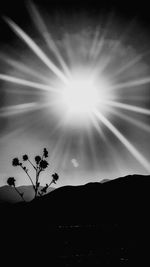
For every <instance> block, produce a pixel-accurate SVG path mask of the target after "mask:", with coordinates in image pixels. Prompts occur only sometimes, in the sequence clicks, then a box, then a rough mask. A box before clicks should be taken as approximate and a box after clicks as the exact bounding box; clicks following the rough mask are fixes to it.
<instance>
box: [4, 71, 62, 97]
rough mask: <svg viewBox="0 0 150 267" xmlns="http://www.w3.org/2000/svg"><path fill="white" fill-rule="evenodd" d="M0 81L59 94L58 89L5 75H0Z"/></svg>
mask: <svg viewBox="0 0 150 267" xmlns="http://www.w3.org/2000/svg"><path fill="white" fill-rule="evenodd" d="M0 80H3V81H5V82H10V83H15V84H19V85H23V86H27V87H31V88H35V89H38V90H44V91H48V92H55V93H56V92H59V90H58V89H55V88H52V87H51V86H50V85H45V84H41V83H35V82H31V81H28V80H24V79H21V78H17V77H14V76H10V75H6V74H0Z"/></svg>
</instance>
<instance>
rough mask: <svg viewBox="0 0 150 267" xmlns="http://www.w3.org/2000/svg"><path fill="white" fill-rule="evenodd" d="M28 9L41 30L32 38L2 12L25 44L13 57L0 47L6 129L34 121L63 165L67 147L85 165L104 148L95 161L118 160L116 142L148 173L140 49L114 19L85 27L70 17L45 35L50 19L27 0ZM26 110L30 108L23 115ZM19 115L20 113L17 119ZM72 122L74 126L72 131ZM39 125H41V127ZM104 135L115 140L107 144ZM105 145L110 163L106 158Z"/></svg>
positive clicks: (147, 80) (149, 112) (148, 129)
mask: <svg viewBox="0 0 150 267" xmlns="http://www.w3.org/2000/svg"><path fill="white" fill-rule="evenodd" d="M30 11H31V16H32V18H33V21H34V23H35V26H36V30H38V31H39V33H40V34H41V40H39V42H38V40H37V39H36V40H34V39H33V38H32V37H31V36H30V34H28V33H27V32H26V31H25V30H24V29H22V28H21V27H20V26H19V25H17V24H16V23H15V22H14V21H12V20H11V19H10V18H7V17H5V18H4V20H5V21H6V23H7V24H8V26H9V27H10V28H11V29H12V30H13V31H14V32H15V33H16V35H17V36H18V37H19V38H20V39H21V40H22V41H23V42H24V44H26V45H27V47H28V48H29V51H30V53H28V52H27V53H26V50H25V51H23V53H22V55H21V57H19V58H18V59H17V58H16V57H14V55H15V56H16V55H17V54H15V53H14V55H13V54H10V55H6V53H3V52H2V51H1V58H0V59H2V62H1V64H2V67H1V71H2V72H0V82H1V81H2V82H3V86H4V90H3V91H4V92H5V91H6V96H8V101H6V104H5V105H4V106H3V104H2V107H1V108H0V118H8V119H9V123H10V124H9V126H8V136H10V129H11V123H12V125H14V133H16V132H17V131H16V127H18V135H20V130H22V132H26V131H24V129H26V128H25V125H26V127H28V128H29V129H30V128H31V127H30V126H31V125H32V127H33V133H35V129H34V126H37V127H38V128H37V129H38V130H39V129H40V131H41V135H42V136H44V138H45V136H47V138H48V140H50V143H51V144H50V145H51V146H52V147H54V149H53V150H54V152H53V156H52V158H51V161H54V162H55V159H57V162H58V163H60V164H59V165H61V166H63V167H62V168H64V169H65V167H64V166H65V164H66V163H68V160H70V157H72V154H73V153H78V155H79V157H80V158H81V161H82V162H83V166H85V167H86V168H87V166H88V167H89V166H91V165H89V164H85V163H89V159H91V160H90V162H91V164H92V166H93V167H94V168H95V166H97V167H98V168H99V162H100V161H99V159H102V156H101V155H103V154H104V155H105V153H106V155H105V156H106V161H104V165H103V164H101V166H102V165H103V166H104V167H105V163H107V165H106V166H107V167H108V160H109V159H111V162H109V166H110V167H111V166H113V167H112V168H114V166H116V167H119V168H120V152H121V153H122V154H124V150H122V147H124V148H125V149H126V152H128V153H129V154H131V155H132V156H133V158H134V159H135V160H136V162H135V168H137V163H139V164H140V166H142V168H143V170H146V172H148V173H150V163H149V159H147V157H145V155H143V153H142V151H144V147H145V151H146V154H147V155H148V154H149V151H148V148H147V143H148V142H147V140H148V139H147V136H146V135H145V134H149V133H150V126H149V124H148V117H147V116H150V108H149V104H148V100H149V97H150V96H149V84H150V74H149V73H150V67H149V63H148V60H147V58H145V57H147V51H145V53H143V54H141V52H140V53H139V54H138V53H137V52H138V49H136V47H134V45H133V46H132V40H131V43H130V42H129V44H128V41H127V42H126V40H125V38H124V37H126V36H124V35H123V29H121V32H120V30H119V32H118V33H117V31H118V30H117V29H118V26H117V28H116V30H115V31H114V29H115V28H114V26H115V25H114V26H113V25H112V26H111V24H110V23H108V24H109V27H106V28H105V26H104V25H103V23H102V25H101V24H100V25H97V26H96V25H95V24H92V25H93V26H92V25H91V26H90V27H89V26H88V25H86V24H85V27H81V25H78V23H77V29H76V27H74V25H73V24H72V22H71V24H70V23H68V25H69V28H68V27H67V26H64V28H63V27H62V29H63V31H62V33H61V32H60V33H61V34H58V36H57V34H56V36H55V34H54V36H53V34H52V33H51V27H50V28H49V26H48V25H49V24H47V23H46V22H45V21H44V19H43V17H42V16H41V14H40V13H39V11H38V9H37V8H36V7H35V6H34V5H33V4H30ZM66 25H67V23H66ZM70 25H73V27H72V28H71V27H70ZM94 25H95V26H96V27H95V26H94ZM106 25H107V23H106ZM62 26H63V25H62ZM83 26H84V25H83ZM78 27H79V29H78ZM54 29H55V27H54ZM127 30H128V29H126V31H125V34H126V32H128V31H127ZM56 32H57V28H56ZM58 33H59V30H58ZM120 34H121V35H120ZM131 39H133V38H131ZM127 40H128V39H127ZM137 40H138V39H137ZM43 41H44V43H43ZM42 43H43V44H44V45H42ZM136 50H137V52H136ZM141 51H142V50H141ZM31 52H32V53H33V57H32V56H31V55H32V54H31ZM19 53H20V52H19ZM144 58H145V60H146V61H145V62H144ZM40 61H41V65H39V62H40ZM5 89H6V90H5ZM21 89H22V90H21ZM9 92H10V94H8V93H9ZM2 93H3V92H2ZM7 103H8V104H7ZM35 111H37V112H39V111H40V112H39V113H37V114H41V115H40V116H41V117H38V115H37V116H36V119H35V117H34V116H35ZM28 113H29V114H30V116H27V117H26V114H28ZM21 115H22V119H19V122H18V118H20V116H21ZM47 115H48V116H47ZM55 115H56V116H55ZM15 116H19V117H15ZM43 116H46V118H48V120H49V121H50V124H49V125H46V124H47V122H48V123H49V121H47V120H46V122H45V121H44V120H43ZM23 118H24V119H25V121H23ZM33 118H34V119H35V121H34V120H33ZM33 121H34V123H33ZM14 122H17V124H16V123H14ZM19 123H20V124H19ZM39 125H44V127H43V128H42V127H39ZM74 126H75V127H76V128H77V129H75V131H74ZM44 129H48V131H47V132H46V135H45V133H44ZM49 129H50V131H51V132H50V133H49ZM82 129H83V131H82ZM80 130H81V131H80ZM45 131H46V130H45ZM140 131H141V132H140ZM95 132H96V133H97V135H95ZM14 133H13V132H12V134H14ZM43 133H44V135H43ZM74 133H75V134H79V135H78V136H79V139H78V140H76V139H77V138H76V139H75V138H74V136H75V135H74ZM38 134H39V133H38V131H37V136H39V135H38ZM57 134H58V135H57ZM5 135H6V136H7V134H5ZM55 135H56V136H55ZM145 136H146V138H145ZM97 137H99V139H97ZM141 137H142V138H141ZM112 138H114V139H112ZM97 140H99V141H100V142H99V145H98V144H97V143H98V142H97ZM112 140H115V142H114V144H113V143H112ZM117 141H118V143H119V142H120V147H119V144H118V143H117ZM136 141H137V142H136ZM141 142H142V143H141ZM81 144H82V145H81ZM115 144H117V145H116V146H115ZM99 148H100V149H99ZM117 149H118V155H117V154H116V152H117ZM64 151H65V152H64ZM87 151H88V153H87ZM99 151H100V152H102V154H101V155H100V152H99ZM108 152H109V153H108ZM61 153H63V160H62V154H61ZM113 153H114V157H113V158H114V160H115V159H116V162H114V163H115V164H116V165H114V164H113V165H112V157H111V155H113ZM70 155H71V156H70ZM115 155H117V156H115ZM73 158H74V156H73ZM124 158H128V157H127V156H126V157H124V156H123V158H122V160H123V163H122V166H123V167H124V166H125V165H124ZM104 159H105V157H104ZM102 160H103V159H102ZM129 160H130V158H129ZM84 164H85V165H84ZM118 164H119V165H118ZM107 167H106V169H107ZM125 167H126V166H125ZM67 168H68V167H67ZM119 168H118V170H119ZM67 170H68V169H67ZM127 170H128V168H127ZM132 170H133V166H132V164H131V172H132Z"/></svg>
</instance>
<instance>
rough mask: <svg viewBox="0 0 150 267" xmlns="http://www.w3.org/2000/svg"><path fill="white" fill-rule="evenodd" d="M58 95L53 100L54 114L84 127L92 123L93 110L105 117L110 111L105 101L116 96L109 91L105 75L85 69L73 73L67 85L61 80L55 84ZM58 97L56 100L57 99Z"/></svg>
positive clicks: (72, 123)
mask: <svg viewBox="0 0 150 267" xmlns="http://www.w3.org/2000/svg"><path fill="white" fill-rule="evenodd" d="M53 85H54V87H55V88H56V89H57V92H59V93H57V94H56V95H55V96H54V98H53V100H52V96H50V100H51V101H52V102H53V103H55V104H54V105H53V108H54V112H55V114H57V116H60V117H64V119H65V121H66V122H67V123H69V125H70V124H71V125H72V126H73V125H75V126H79V127H80V126H82V127H83V126H84V125H85V124H86V123H89V122H90V121H91V115H93V109H95V108H97V109H98V110H99V112H102V113H103V115H107V113H109V110H108V108H107V106H106V104H105V101H107V100H109V99H112V98H113V97H114V94H112V91H110V90H109V88H111V87H110V86H109V82H108V81H107V78H106V77H103V75H99V76H97V75H94V74H93V73H92V74H91V73H90V71H88V70H85V69H84V68H81V69H80V68H79V69H78V70H77V71H72V73H71V77H70V78H68V80H67V84H64V83H62V82H61V81H59V80H55V81H54V82H53ZM55 97H56V98H55Z"/></svg>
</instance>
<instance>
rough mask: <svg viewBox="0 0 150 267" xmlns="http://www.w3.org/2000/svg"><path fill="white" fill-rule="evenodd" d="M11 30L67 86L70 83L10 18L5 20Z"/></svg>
mask: <svg viewBox="0 0 150 267" xmlns="http://www.w3.org/2000/svg"><path fill="white" fill-rule="evenodd" d="M4 20H5V21H6V22H7V24H8V25H9V26H10V28H11V29H12V30H13V31H14V32H15V33H16V34H17V35H18V36H19V37H20V38H21V39H22V40H23V41H24V42H25V43H26V44H27V45H28V46H29V48H30V49H31V50H32V51H33V52H34V53H35V54H36V55H37V56H38V57H39V58H40V59H41V60H42V62H44V63H45V65H46V66H47V67H48V68H49V69H50V70H51V71H52V72H53V73H54V74H55V75H56V76H57V77H59V78H60V79H61V80H62V81H63V82H64V83H65V84H66V83H67V82H68V80H67V78H66V76H65V75H64V74H63V72H62V71H61V70H60V69H59V68H57V66H56V65H55V64H54V63H53V62H52V61H51V60H50V59H49V58H48V57H47V56H46V54H45V53H44V52H43V51H42V50H41V48H40V47H39V46H38V45H37V44H36V43H35V42H34V41H33V40H32V38H31V37H30V36H29V35H28V34H26V33H25V32H24V31H23V30H22V29H21V28H20V27H19V26H18V25H17V24H16V23H15V22H13V21H12V20H11V19H10V18H6V17H5V18H4Z"/></svg>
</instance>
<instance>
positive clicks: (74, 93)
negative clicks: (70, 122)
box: [62, 76, 98, 116]
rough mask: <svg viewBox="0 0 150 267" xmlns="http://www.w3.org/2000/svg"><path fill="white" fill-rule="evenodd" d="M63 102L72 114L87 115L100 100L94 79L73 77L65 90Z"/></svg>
mask: <svg viewBox="0 0 150 267" xmlns="http://www.w3.org/2000/svg"><path fill="white" fill-rule="evenodd" d="M62 102H63V104H64V105H65V106H66V108H67V109H68V111H69V112H70V113H71V114H72V116H76V115H77V116H78V115H81V116H82V115H87V113H89V112H90V111H91V110H92V108H93V107H95V106H96V105H97V102H98V91H97V89H96V87H95V85H94V83H93V81H92V79H88V78H84V77H83V78H82V77H80V76H79V77H76V78H75V79H74V78H72V79H71V80H70V81H69V83H68V85H67V86H66V87H65V88H64V90H63V98H62Z"/></svg>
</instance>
